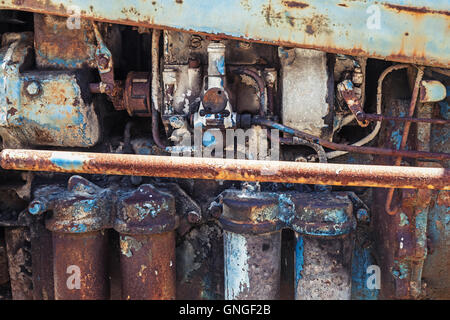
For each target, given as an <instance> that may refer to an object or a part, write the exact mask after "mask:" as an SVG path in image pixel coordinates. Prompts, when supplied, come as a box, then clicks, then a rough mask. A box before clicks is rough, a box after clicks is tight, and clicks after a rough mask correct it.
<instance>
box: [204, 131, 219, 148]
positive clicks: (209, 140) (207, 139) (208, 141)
mask: <svg viewBox="0 0 450 320" xmlns="http://www.w3.org/2000/svg"><path fill="white" fill-rule="evenodd" d="M215 143H216V137H215V136H214V135H213V134H211V133H210V132H208V131H206V132H205V134H204V135H203V145H204V146H205V147H209V146H212V145H214V144H215Z"/></svg>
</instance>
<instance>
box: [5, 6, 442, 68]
mask: <svg viewBox="0 0 450 320" xmlns="http://www.w3.org/2000/svg"><path fill="white" fill-rule="evenodd" d="M70 5H76V6H77V8H78V9H79V12H80V16H81V17H82V18H88V19H96V20H101V21H107V22H114V23H123V24H129V25H136V26H146V27H150V26H157V27H160V28H164V27H166V28H172V29H178V30H184V31H188V32H195V33H200V34H214V35H217V36H219V37H230V38H241V39H246V40H250V41H257V42H265V43H272V44H281V45H286V46H298V47H304V48H312V49H318V50H323V51H327V52H335V53H344V54H349V55H361V56H369V57H373V58H378V59H386V60H393V61H401V62H413V63H417V64H424V65H433V66H440V67H448V65H450V57H449V55H448V52H446V50H445V43H446V37H447V35H446V30H447V29H448V26H449V20H448V16H449V9H448V3H447V2H446V0H436V1H432V2H430V1H426V0H420V1H415V2H414V4H405V2H404V1H401V0H389V1H387V0H383V1H378V2H374V1H369V0H357V1H354V0H353V1H349V0H343V1H341V2H332V3H323V2H320V1H318V0H305V1H302V2H298V1H284V0H276V1H254V0H253V1H252V0H246V1H241V0H232V1H227V2H226V3H224V2H220V1H215V2H214V3H211V4H210V5H208V6H204V5H203V3H202V1H201V0H195V1H165V0H158V1H153V2H148V1H145V0H139V1H135V2H133V4H132V5H128V4H126V3H125V4H124V3H121V2H119V1H118V0H117V1H115V2H113V3H112V4H111V5H108V6H105V5H104V3H103V2H102V1H100V0H79V1H76V2H71V3H70ZM0 8H2V9H15V10H25V11H34V12H41V13H49V14H54V15H62V16H70V15H72V14H73V10H69V9H70V6H69V3H68V2H67V1H66V0H51V1H44V0H38V1H36V0H23V1H16V0H4V1H3V2H2V3H1V4H0ZM193 16H196V17H201V19H192V17H193ZM230 22H232V23H230ZM430 30H432V32H430Z"/></svg>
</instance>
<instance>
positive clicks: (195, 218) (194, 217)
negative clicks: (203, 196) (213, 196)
mask: <svg viewBox="0 0 450 320" xmlns="http://www.w3.org/2000/svg"><path fill="white" fill-rule="evenodd" d="M187 218H188V221H189V223H200V221H202V215H201V214H200V213H199V212H197V211H191V212H189V213H188V215H187Z"/></svg>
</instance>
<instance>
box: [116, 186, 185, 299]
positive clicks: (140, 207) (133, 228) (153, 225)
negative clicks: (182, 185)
mask: <svg viewBox="0 0 450 320" xmlns="http://www.w3.org/2000/svg"><path fill="white" fill-rule="evenodd" d="M175 213H176V212H175V198H174V197H173V196H172V195H170V194H168V193H165V192H162V191H159V190H158V189H156V188H155V187H154V186H152V185H150V184H145V185H141V186H140V187H139V188H138V189H137V190H135V191H133V192H128V193H125V194H123V195H122V196H121V197H120V198H119V200H118V203H117V216H116V218H115V222H114V229H115V230H116V231H117V232H119V233H120V268H121V274H122V299H123V300H138V299H139V300H174V299H175V287H176V283H175V281H176V272H175V271H176V269H175V231H174V230H175V228H176V227H177V226H178V217H177V216H176V215H175Z"/></svg>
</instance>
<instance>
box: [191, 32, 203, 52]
mask: <svg viewBox="0 0 450 320" xmlns="http://www.w3.org/2000/svg"><path fill="white" fill-rule="evenodd" d="M201 46H202V38H201V37H200V36H197V35H193V36H192V37H191V48H193V49H198V48H200V47H201Z"/></svg>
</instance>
